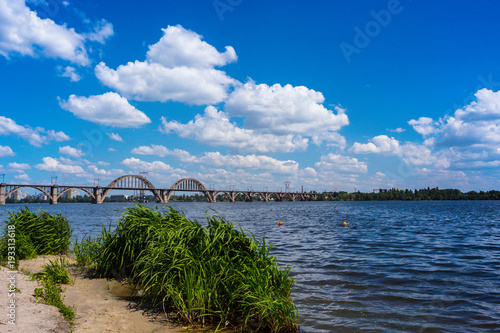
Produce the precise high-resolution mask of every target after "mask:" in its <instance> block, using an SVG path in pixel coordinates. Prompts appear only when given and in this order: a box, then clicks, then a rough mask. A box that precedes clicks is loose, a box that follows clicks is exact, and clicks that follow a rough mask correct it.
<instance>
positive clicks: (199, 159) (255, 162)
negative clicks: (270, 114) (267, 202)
mask: <svg viewBox="0 0 500 333" xmlns="http://www.w3.org/2000/svg"><path fill="white" fill-rule="evenodd" d="M131 153H132V154H138V155H156V156H159V157H165V156H173V157H175V158H176V159H178V160H180V161H181V162H189V163H198V164H202V165H210V166H215V167H228V168H234V169H253V170H259V171H267V172H273V173H296V172H297V171H298V168H299V164H298V163H297V162H295V161H291V160H288V161H280V160H277V159H274V158H272V157H269V156H265V155H255V154H252V155H222V154H221V153H219V152H205V153H204V154H203V155H201V156H192V155H191V154H189V152H187V151H185V150H180V149H174V150H170V149H168V148H166V147H165V146H162V145H151V146H140V147H137V148H134V149H132V151H131Z"/></svg>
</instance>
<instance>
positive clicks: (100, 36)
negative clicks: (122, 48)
mask: <svg viewBox="0 0 500 333" xmlns="http://www.w3.org/2000/svg"><path fill="white" fill-rule="evenodd" d="M113 34H114V31H113V25H112V24H111V23H109V22H108V21H106V20H104V19H102V20H100V21H97V22H96V23H95V24H94V26H93V31H92V32H90V33H86V34H85V37H86V38H87V39H88V40H91V41H94V42H98V43H101V44H104V43H105V42H106V39H108V38H109V37H111V36H113Z"/></svg>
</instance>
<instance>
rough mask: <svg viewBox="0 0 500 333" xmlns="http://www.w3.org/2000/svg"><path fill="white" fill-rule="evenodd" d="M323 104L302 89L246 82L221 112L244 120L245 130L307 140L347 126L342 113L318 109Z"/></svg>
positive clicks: (320, 96) (316, 95)
mask: <svg viewBox="0 0 500 333" xmlns="http://www.w3.org/2000/svg"><path fill="white" fill-rule="evenodd" d="M324 100H325V98H324V97H323V94H322V93H320V92H317V91H314V90H312V89H308V88H306V87H303V86H300V87H293V86H291V85H289V84H287V85H285V86H284V87H282V86H281V85H279V84H275V85H273V86H268V85H266V84H259V85H256V84H255V82H253V81H249V82H247V83H245V84H244V85H243V86H240V87H237V88H236V89H235V90H234V91H233V92H232V93H231V95H230V96H229V99H228V100H227V102H226V106H225V111H226V112H227V113H228V115H229V116H231V117H244V126H245V128H249V129H253V130H258V131H260V132H270V133H274V134H288V133H294V134H301V135H308V136H311V135H313V134H321V133H328V132H334V131H338V130H339V129H340V128H341V127H343V126H346V125H348V124H349V119H348V117H347V115H346V114H345V110H344V109H342V108H341V107H339V106H336V107H335V111H336V112H337V113H334V112H333V111H331V110H328V109H327V108H325V107H324V106H323V105H322V103H323V102H324Z"/></svg>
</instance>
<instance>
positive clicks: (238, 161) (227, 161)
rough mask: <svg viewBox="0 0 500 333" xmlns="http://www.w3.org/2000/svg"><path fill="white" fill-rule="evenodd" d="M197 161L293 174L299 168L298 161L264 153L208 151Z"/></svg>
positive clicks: (213, 164) (218, 165) (217, 165)
mask: <svg viewBox="0 0 500 333" xmlns="http://www.w3.org/2000/svg"><path fill="white" fill-rule="evenodd" d="M195 161H196V162H197V163H201V164H206V165H212V166H216V167H220V166H225V167H229V168H236V169H239V168H241V169H253V170H259V171H265V172H272V173H280V174H287V173H288V174H293V173H296V172H297V171H298V169H299V163H297V162H296V161H291V160H288V161H279V160H276V159H274V158H272V157H269V156H264V155H254V154H252V155H246V156H243V155H222V154H221V153H219V152H206V153H205V154H204V155H203V156H201V157H197V158H196V159H195Z"/></svg>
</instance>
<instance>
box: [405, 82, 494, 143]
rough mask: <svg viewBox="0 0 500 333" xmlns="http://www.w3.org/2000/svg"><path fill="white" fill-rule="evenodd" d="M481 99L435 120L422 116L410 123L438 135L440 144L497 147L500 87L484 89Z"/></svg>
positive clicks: (417, 128)
mask: <svg viewBox="0 0 500 333" xmlns="http://www.w3.org/2000/svg"><path fill="white" fill-rule="evenodd" d="M474 96H476V99H477V101H474V102H471V103H470V104H469V105H466V106H464V107H463V108H461V109H458V110H456V111H455V113H454V115H453V116H446V117H444V119H440V120H439V121H434V120H432V119H431V118H427V117H421V118H419V119H418V120H413V119H412V120H410V121H409V122H408V123H409V124H410V125H412V126H413V128H414V129H415V130H416V131H417V132H418V133H420V134H422V135H423V136H429V135H435V136H436V137H437V140H436V145H437V146H444V147H471V148H473V147H480V148H481V149H485V148H486V149H488V150H490V151H493V150H495V149H496V148H497V147H498V145H499V144H500V91H497V92H493V91H492V90H489V89H486V88H485V89H481V90H479V91H477V92H476V94H475V95H474Z"/></svg>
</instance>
